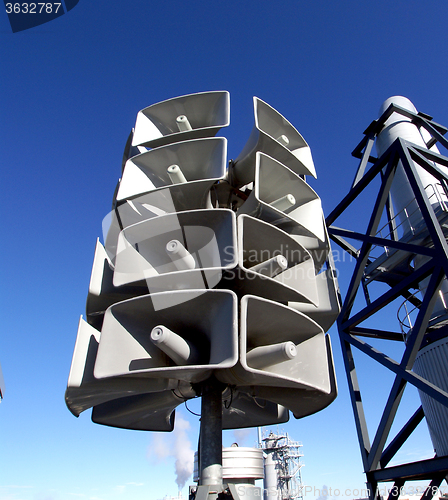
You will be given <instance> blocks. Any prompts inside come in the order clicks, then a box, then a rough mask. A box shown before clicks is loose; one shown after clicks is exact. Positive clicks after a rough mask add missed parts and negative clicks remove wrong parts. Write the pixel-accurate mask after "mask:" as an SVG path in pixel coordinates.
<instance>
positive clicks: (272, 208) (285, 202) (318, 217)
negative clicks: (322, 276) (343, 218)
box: [238, 153, 330, 270]
mask: <svg viewBox="0 0 448 500" xmlns="http://www.w3.org/2000/svg"><path fill="white" fill-rule="evenodd" d="M256 157H257V161H256V168H255V182H254V189H253V191H252V192H251V194H250V195H249V197H248V199H247V200H246V201H245V202H244V204H243V205H242V206H241V207H240V208H239V210H238V215H241V214H247V215H252V216H253V217H256V218H258V219H262V220H264V221H265V222H269V223H270V224H272V225H274V226H276V227H278V228H280V229H282V230H283V231H285V232H286V233H288V234H290V235H291V236H292V237H293V238H294V239H295V240H296V241H297V242H298V243H300V244H301V245H303V246H304V247H305V248H306V249H307V250H308V251H309V252H310V254H311V255H312V257H313V260H314V265H315V267H316V270H319V269H320V268H321V267H322V265H323V264H324V262H325V261H326V260H327V256H328V252H329V251H330V244H329V240H328V234H327V229H326V226H325V220H324V217H323V212H322V203H321V200H320V198H319V196H318V195H317V194H316V192H315V191H314V190H313V189H312V188H311V187H310V186H309V185H308V184H307V183H306V182H305V181H304V180H303V179H301V178H300V177H299V176H298V175H296V174H295V173H294V172H292V171H291V170H290V169H289V168H287V167H286V166H285V165H283V164H281V163H280V162H278V161H277V160H275V159H274V158H271V157H269V156H267V155H265V154H263V153H257V155H256Z"/></svg>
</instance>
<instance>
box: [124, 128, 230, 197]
mask: <svg viewBox="0 0 448 500" xmlns="http://www.w3.org/2000/svg"><path fill="white" fill-rule="evenodd" d="M226 163H227V139H225V138H224V137H212V138H205V139H195V140H189V141H183V142H179V143H175V144H169V145H167V146H161V147H159V148H156V149H152V150H150V151H146V152H144V153H141V154H139V155H137V156H133V157H132V158H130V159H129V160H128V161H127V162H126V164H125V167H124V171H123V175H122V178H121V181H120V185H119V188H118V192H117V196H116V199H117V202H120V201H122V200H125V199H133V198H135V197H136V196H138V195H141V194H143V193H146V192H149V191H154V190H156V189H159V188H165V187H171V186H175V185H182V184H184V185H185V184H190V183H192V182H194V183H196V184H199V185H200V186H202V189H203V191H207V190H209V189H210V187H211V186H212V185H213V184H214V183H215V182H217V181H218V180H220V179H223V178H224V177H225V174H226V168H227V164H226Z"/></svg>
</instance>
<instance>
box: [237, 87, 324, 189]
mask: <svg viewBox="0 0 448 500" xmlns="http://www.w3.org/2000/svg"><path fill="white" fill-rule="evenodd" d="M254 116H255V126H254V128H253V129H252V133H251V135H250V137H249V140H248V141H247V143H246V145H245V146H244V148H243V150H242V151H241V153H240V154H239V155H238V157H237V159H236V160H235V161H234V162H233V166H232V170H231V174H230V179H231V182H232V184H233V185H234V186H236V187H241V186H244V185H246V184H249V183H250V182H252V181H253V180H254V178H255V162H256V153H257V152H259V151H260V152H263V153H265V154H267V155H269V156H272V157H273V158H275V159H276V160H278V161H280V162H282V163H284V164H285V165H286V166H287V167H288V168H290V169H291V170H292V171H293V172H295V173H296V174H298V175H312V176H313V177H316V169H315V167H314V162H313V158H312V155H311V150H310V147H309V146H308V144H307V143H306V141H305V139H304V138H303V137H302V136H301V135H300V133H299V132H298V131H297V130H296V129H295V128H294V127H293V126H292V125H291V123H290V122H289V121H288V120H287V119H286V118H285V117H284V116H282V115H281V114H280V113H279V112H278V111H276V110H275V109H274V108H273V107H272V106H270V105H269V104H267V103H266V102H264V101H262V100H261V99H259V98H258V97H254Z"/></svg>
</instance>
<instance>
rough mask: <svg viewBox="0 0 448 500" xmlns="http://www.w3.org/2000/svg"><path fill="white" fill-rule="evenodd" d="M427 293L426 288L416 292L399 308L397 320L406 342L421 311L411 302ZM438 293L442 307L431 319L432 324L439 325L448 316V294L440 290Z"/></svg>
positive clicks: (439, 303) (439, 304)
mask: <svg viewBox="0 0 448 500" xmlns="http://www.w3.org/2000/svg"><path fill="white" fill-rule="evenodd" d="M425 292H426V288H423V289H422V290H417V291H415V292H414V293H413V294H412V295H411V297H410V298H408V299H406V300H405V301H404V302H403V303H402V304H401V306H400V307H399V308H398V311H397V319H398V322H399V324H400V329H401V333H402V334H403V340H404V341H406V338H407V336H408V335H409V333H410V331H411V330H412V328H414V324H415V319H416V317H417V314H418V311H419V307H418V306H415V305H414V304H412V302H411V300H412V298H417V294H422V296H424V294H425ZM437 293H438V294H439V300H440V302H438V306H441V307H438V308H437V309H436V315H434V316H432V317H431V320H430V324H431V323H432V324H437V322H438V320H440V319H441V318H445V317H446V316H448V292H442V290H439V291H438V292H437Z"/></svg>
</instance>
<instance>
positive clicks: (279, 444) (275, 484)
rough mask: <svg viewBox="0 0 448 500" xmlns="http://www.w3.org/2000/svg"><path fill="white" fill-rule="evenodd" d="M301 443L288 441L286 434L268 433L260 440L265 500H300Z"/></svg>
mask: <svg viewBox="0 0 448 500" xmlns="http://www.w3.org/2000/svg"><path fill="white" fill-rule="evenodd" d="M301 447H302V443H300V442H299V441H293V440H292V439H290V437H289V435H288V433H287V432H282V433H280V434H275V433H274V432H272V431H270V432H269V433H267V434H266V435H265V436H264V437H263V439H262V450H263V451H264V453H265V459H264V469H265V476H264V498H265V500H270V499H277V500H302V499H303V488H304V485H303V483H302V467H303V465H304V464H303V463H302V461H301V458H302V457H303V453H302V452H301V450H300V449H301Z"/></svg>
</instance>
